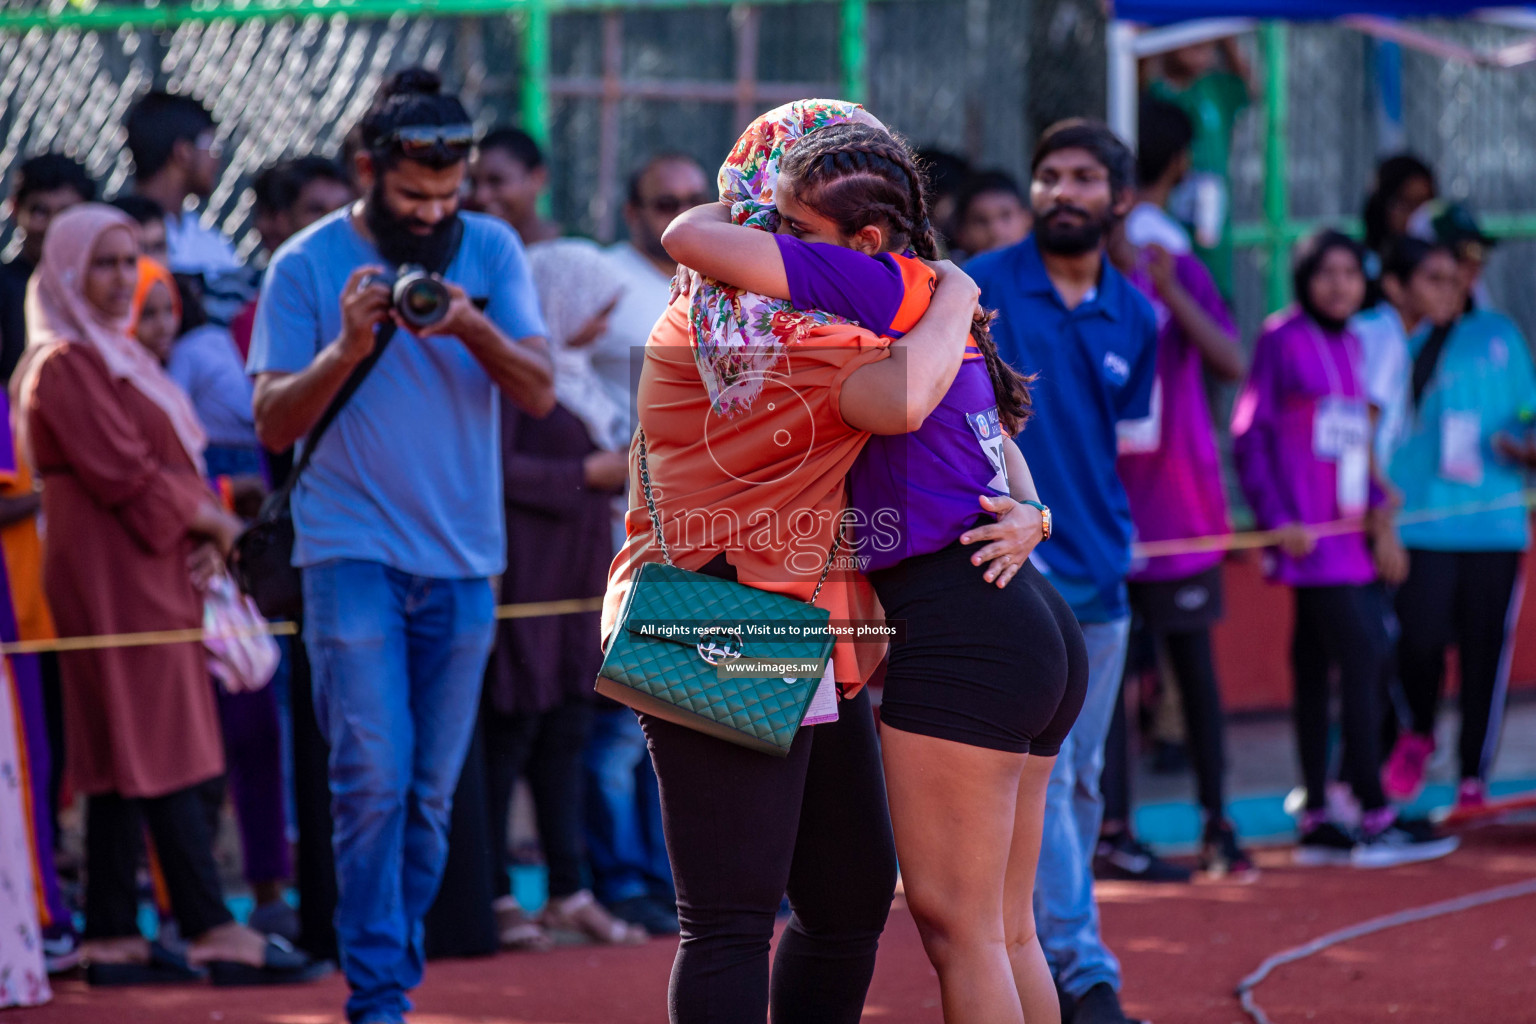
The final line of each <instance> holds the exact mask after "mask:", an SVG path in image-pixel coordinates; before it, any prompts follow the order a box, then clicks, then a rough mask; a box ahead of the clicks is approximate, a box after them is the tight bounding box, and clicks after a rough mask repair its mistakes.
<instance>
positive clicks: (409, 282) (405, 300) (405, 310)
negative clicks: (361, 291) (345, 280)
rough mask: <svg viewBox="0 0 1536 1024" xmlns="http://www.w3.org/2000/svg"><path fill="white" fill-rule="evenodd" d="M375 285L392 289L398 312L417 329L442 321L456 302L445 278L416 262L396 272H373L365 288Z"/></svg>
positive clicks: (426, 328) (412, 328) (423, 328)
mask: <svg viewBox="0 0 1536 1024" xmlns="http://www.w3.org/2000/svg"><path fill="white" fill-rule="evenodd" d="M376 284H382V285H384V286H385V287H387V288H388V289H389V297H390V304H391V305H392V306H393V307H394V310H395V312H396V313H398V314H399V315H400V319H401V320H402V321H404V323H405V325H406V326H407V327H409V328H410V329H411V330H413V331H417V332H421V331H424V330H428V329H430V328H432V327H435V326H437V325H438V324H439V323H441V322H442V321H443V318H444V317H446V316H447V315H448V306H449V304H450V303H451V302H452V301H453V297H452V296H451V295H449V294H448V286H447V285H446V284H444V283H443V279H442V277H441V276H439V275H437V274H434V273H432V272H431V271H429V270H427V268H426V267H423V266H419V265H417V264H415V263H406V264H403V265H402V266H401V267H400V268H399V269H398V270H396V271H395V272H394V273H393V274H370V275H369V276H367V277H365V278H364V279H363V283H362V287H363V288H370V287H372V286H373V285H376Z"/></svg>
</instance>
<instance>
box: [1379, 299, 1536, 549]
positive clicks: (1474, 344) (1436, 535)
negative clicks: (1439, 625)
mask: <svg viewBox="0 0 1536 1024" xmlns="http://www.w3.org/2000/svg"><path fill="white" fill-rule="evenodd" d="M1429 333H1430V329H1429V328H1428V327H1427V326H1426V327H1423V328H1420V329H1419V330H1418V331H1417V332H1416V333H1415V334H1414V336H1413V337H1412V338H1411V339H1409V342H1408V354H1409V358H1410V362H1411V360H1412V359H1413V358H1416V357H1417V356H1418V354H1419V353H1420V352H1421V351H1422V350H1423V349H1424V345H1425V343H1426V342H1428V340H1429ZM1532 414H1536V368H1533V367H1532V365H1531V353H1530V350H1529V349H1528V348H1527V347H1526V343H1525V338H1524V337H1523V336H1522V335H1521V333H1520V329H1519V328H1518V327H1516V326H1515V325H1514V323H1513V322H1511V321H1510V320H1509V318H1508V317H1505V316H1502V315H1500V314H1498V313H1494V312H1492V311H1490V310H1485V309H1474V310H1473V311H1471V312H1470V313H1467V314H1466V315H1465V316H1463V317H1462V318H1461V319H1460V320H1458V321H1456V326H1455V327H1453V328H1451V333H1450V336H1449V337H1448V338H1447V339H1446V341H1445V347H1444V348H1443V349H1441V351H1440V361H1439V363H1438V364H1437V365H1436V367H1435V374H1434V376H1433V377H1431V378H1430V380H1429V384H1428V386H1427V387H1426V388H1425V389H1424V394H1423V396H1422V397H1421V398H1420V399H1419V402H1418V405H1417V406H1416V407H1414V408H1411V409H1410V410H1409V413H1408V418H1407V422H1406V423H1405V424H1404V427H1403V438H1402V443H1401V444H1400V445H1399V446H1398V448H1397V451H1396V453H1395V454H1394V455H1393V458H1392V469H1391V478H1392V483H1393V484H1395V485H1396V486H1397V487H1398V489H1399V490H1401V491H1402V492H1403V507H1402V510H1401V511H1400V512H1399V513H1398V515H1399V517H1400V518H1401V519H1403V520H1404V522H1403V523H1402V525H1401V526H1399V527H1398V534H1399V536H1400V537H1401V538H1402V541H1403V544H1404V546H1406V547H1409V548H1420V549H1423V550H1426V551H1523V550H1525V548H1526V547H1528V546H1529V545H1530V540H1531V537H1530V515H1529V513H1528V511H1527V510H1526V507H1525V504H1524V502H1523V501H1522V500H1521V494H1522V492H1523V491H1524V489H1525V481H1526V471H1525V469H1524V467H1522V466H1519V465H1517V464H1515V463H1513V462H1511V461H1510V460H1509V459H1507V458H1505V457H1504V456H1502V455H1500V454H1498V453H1497V452H1495V451H1494V449H1493V438H1494V435H1496V434H1498V433H1500V432H1504V433H1508V434H1510V435H1511V436H1513V437H1517V438H1518V437H1520V436H1521V435H1523V434H1524V432H1525V431H1526V429H1527V423H1528V422H1529V418H1530V417H1531V416H1532ZM1448 444H1449V445H1450V446H1451V447H1450V448H1449V449H1448V448H1447V445H1448ZM1480 505H1487V506H1490V507H1489V508H1487V509H1486V510H1484V511H1481V512H1473V513H1470V514H1469V513H1466V512H1465V511H1461V512H1459V513H1458V514H1454V515H1440V514H1437V513H1440V512H1450V511H1454V510H1465V509H1467V508H1469V507H1477V506H1480Z"/></svg>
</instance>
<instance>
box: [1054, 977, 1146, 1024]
mask: <svg viewBox="0 0 1536 1024" xmlns="http://www.w3.org/2000/svg"><path fill="white" fill-rule="evenodd" d="M1063 1020H1068V1021H1070V1024H1142V1022H1141V1021H1137V1020H1134V1019H1132V1018H1130V1017H1127V1016H1126V1015H1125V1011H1124V1010H1123V1009H1121V1008H1120V994H1119V993H1118V992H1116V991H1115V990H1114V987H1113V986H1111V985H1110V983H1109V982H1107V981H1101V982H1099V983H1098V984H1097V985H1095V986H1093V988H1091V989H1089V990H1088V991H1087V992H1084V993H1083V998H1081V999H1079V1000H1078V1001H1077V1006H1076V1007H1075V1008H1074V1009H1073V1010H1072V1016H1071V1017H1070V1018H1063Z"/></svg>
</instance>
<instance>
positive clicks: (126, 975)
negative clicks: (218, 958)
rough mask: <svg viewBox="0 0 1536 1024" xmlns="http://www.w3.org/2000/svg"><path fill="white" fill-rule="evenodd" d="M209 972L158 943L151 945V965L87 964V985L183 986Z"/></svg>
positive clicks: (111, 986) (201, 978)
mask: <svg viewBox="0 0 1536 1024" xmlns="http://www.w3.org/2000/svg"><path fill="white" fill-rule="evenodd" d="M206 977H208V972H207V971H205V970H203V969H202V968H201V967H196V966H194V965H193V964H192V963H191V962H189V961H188V960H187V958H186V957H185V956H183V955H182V954H180V953H175V952H172V951H171V950H169V949H167V948H166V947H165V946H163V945H161V944H160V943H158V942H151V943H150V944H149V962H148V963H142V964H96V963H92V964H86V967H85V981H86V984H88V985H90V986H92V987H93V988H117V987H119V986H125V985H184V984H186V983H187V982H191V981H202V980H203V979H204V978H206Z"/></svg>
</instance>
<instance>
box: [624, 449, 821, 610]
mask: <svg viewBox="0 0 1536 1024" xmlns="http://www.w3.org/2000/svg"><path fill="white" fill-rule="evenodd" d="M639 439H640V490H641V491H642V492H643V493H644V494H645V507H646V508H647V509H649V510H650V513H651V526H652V527H653V528H654V529H655V531H656V543H657V545H659V546H660V548H661V557H662V560H663V561H665V562H666V563H667V564H668V565H672V566H673V567H674V568H676V566H675V565H674V564H673V562H672V552H671V551H670V550H668V549H667V538H666V535H665V534H663V533H662V530H661V513H659V512H657V511H656V499H655V497H654V496H653V495H652V494H651V471H650V467H649V466H647V465H646V460H645V430H644V429H642V430H640V432H639ZM844 525H845V524H844V522H843V517H842V515H841V514H839V515H838V517H837V536H836V537H835V538H833V540H832V550H831V551H829V552H827V564H826V565H824V566H822V567H821V578H820V579H819V580H817V581H816V589H815V590H814V591H812V593H811V604H815V603H816V599H817V598H818V597H820V596H821V588H822V587H823V586H825V585H826V582H827V576H828V575H829V574H830V573H831V572H832V563H833V562H835V561H836V560H837V552H838V551H839V550H840V549H841V548H842V546H843V532H844Z"/></svg>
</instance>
